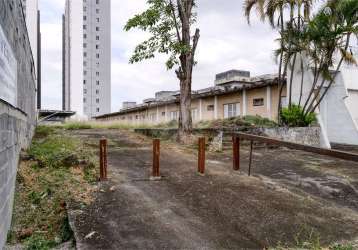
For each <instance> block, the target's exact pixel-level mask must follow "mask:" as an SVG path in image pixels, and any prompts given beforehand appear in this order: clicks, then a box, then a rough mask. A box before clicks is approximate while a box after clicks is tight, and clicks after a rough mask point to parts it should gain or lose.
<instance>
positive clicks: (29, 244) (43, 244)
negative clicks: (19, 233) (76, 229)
mask: <svg viewBox="0 0 358 250" xmlns="http://www.w3.org/2000/svg"><path fill="white" fill-rule="evenodd" d="M56 245H57V244H56V242H55V241H53V240H48V239H46V238H45V237H43V236H41V235H36V234H35V235H33V236H31V237H29V238H28V239H27V240H26V241H25V247H26V249H27V250H48V249H52V248H53V247H55V246H56Z"/></svg>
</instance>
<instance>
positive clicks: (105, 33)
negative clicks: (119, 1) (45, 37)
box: [63, 0, 111, 118]
mask: <svg viewBox="0 0 358 250" xmlns="http://www.w3.org/2000/svg"><path fill="white" fill-rule="evenodd" d="M63 109H64V110H71V111H76V113H77V116H87V117H88V118H91V117H94V116H98V115H102V114H105V113H109V112H110V111H111V1H110V0H82V1H79V0H66V8H65V14H64V16H63Z"/></svg>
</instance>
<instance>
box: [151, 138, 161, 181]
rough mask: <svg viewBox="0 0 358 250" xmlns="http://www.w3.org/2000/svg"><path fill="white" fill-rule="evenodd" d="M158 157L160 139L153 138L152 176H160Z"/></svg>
mask: <svg viewBox="0 0 358 250" xmlns="http://www.w3.org/2000/svg"><path fill="white" fill-rule="evenodd" d="M159 159H160V140H159V139H154V140H153V172H152V176H153V177H160V172H159Z"/></svg>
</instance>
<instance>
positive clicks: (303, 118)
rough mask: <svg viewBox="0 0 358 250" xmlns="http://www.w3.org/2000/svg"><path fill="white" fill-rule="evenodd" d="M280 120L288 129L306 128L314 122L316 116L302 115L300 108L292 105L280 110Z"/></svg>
mask: <svg viewBox="0 0 358 250" xmlns="http://www.w3.org/2000/svg"><path fill="white" fill-rule="evenodd" d="M281 119H282V122H283V124H284V125H286V126H289V127H307V126H310V125H312V124H313V123H314V122H316V115H315V114H314V113H309V114H307V115H304V111H303V109H302V107H300V106H298V105H295V104H293V105H291V107H287V108H283V109H282V113H281Z"/></svg>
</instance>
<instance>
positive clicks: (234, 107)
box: [224, 103, 240, 118]
mask: <svg viewBox="0 0 358 250" xmlns="http://www.w3.org/2000/svg"><path fill="white" fill-rule="evenodd" d="M236 116H240V103H229V104H224V118H231V117H236Z"/></svg>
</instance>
